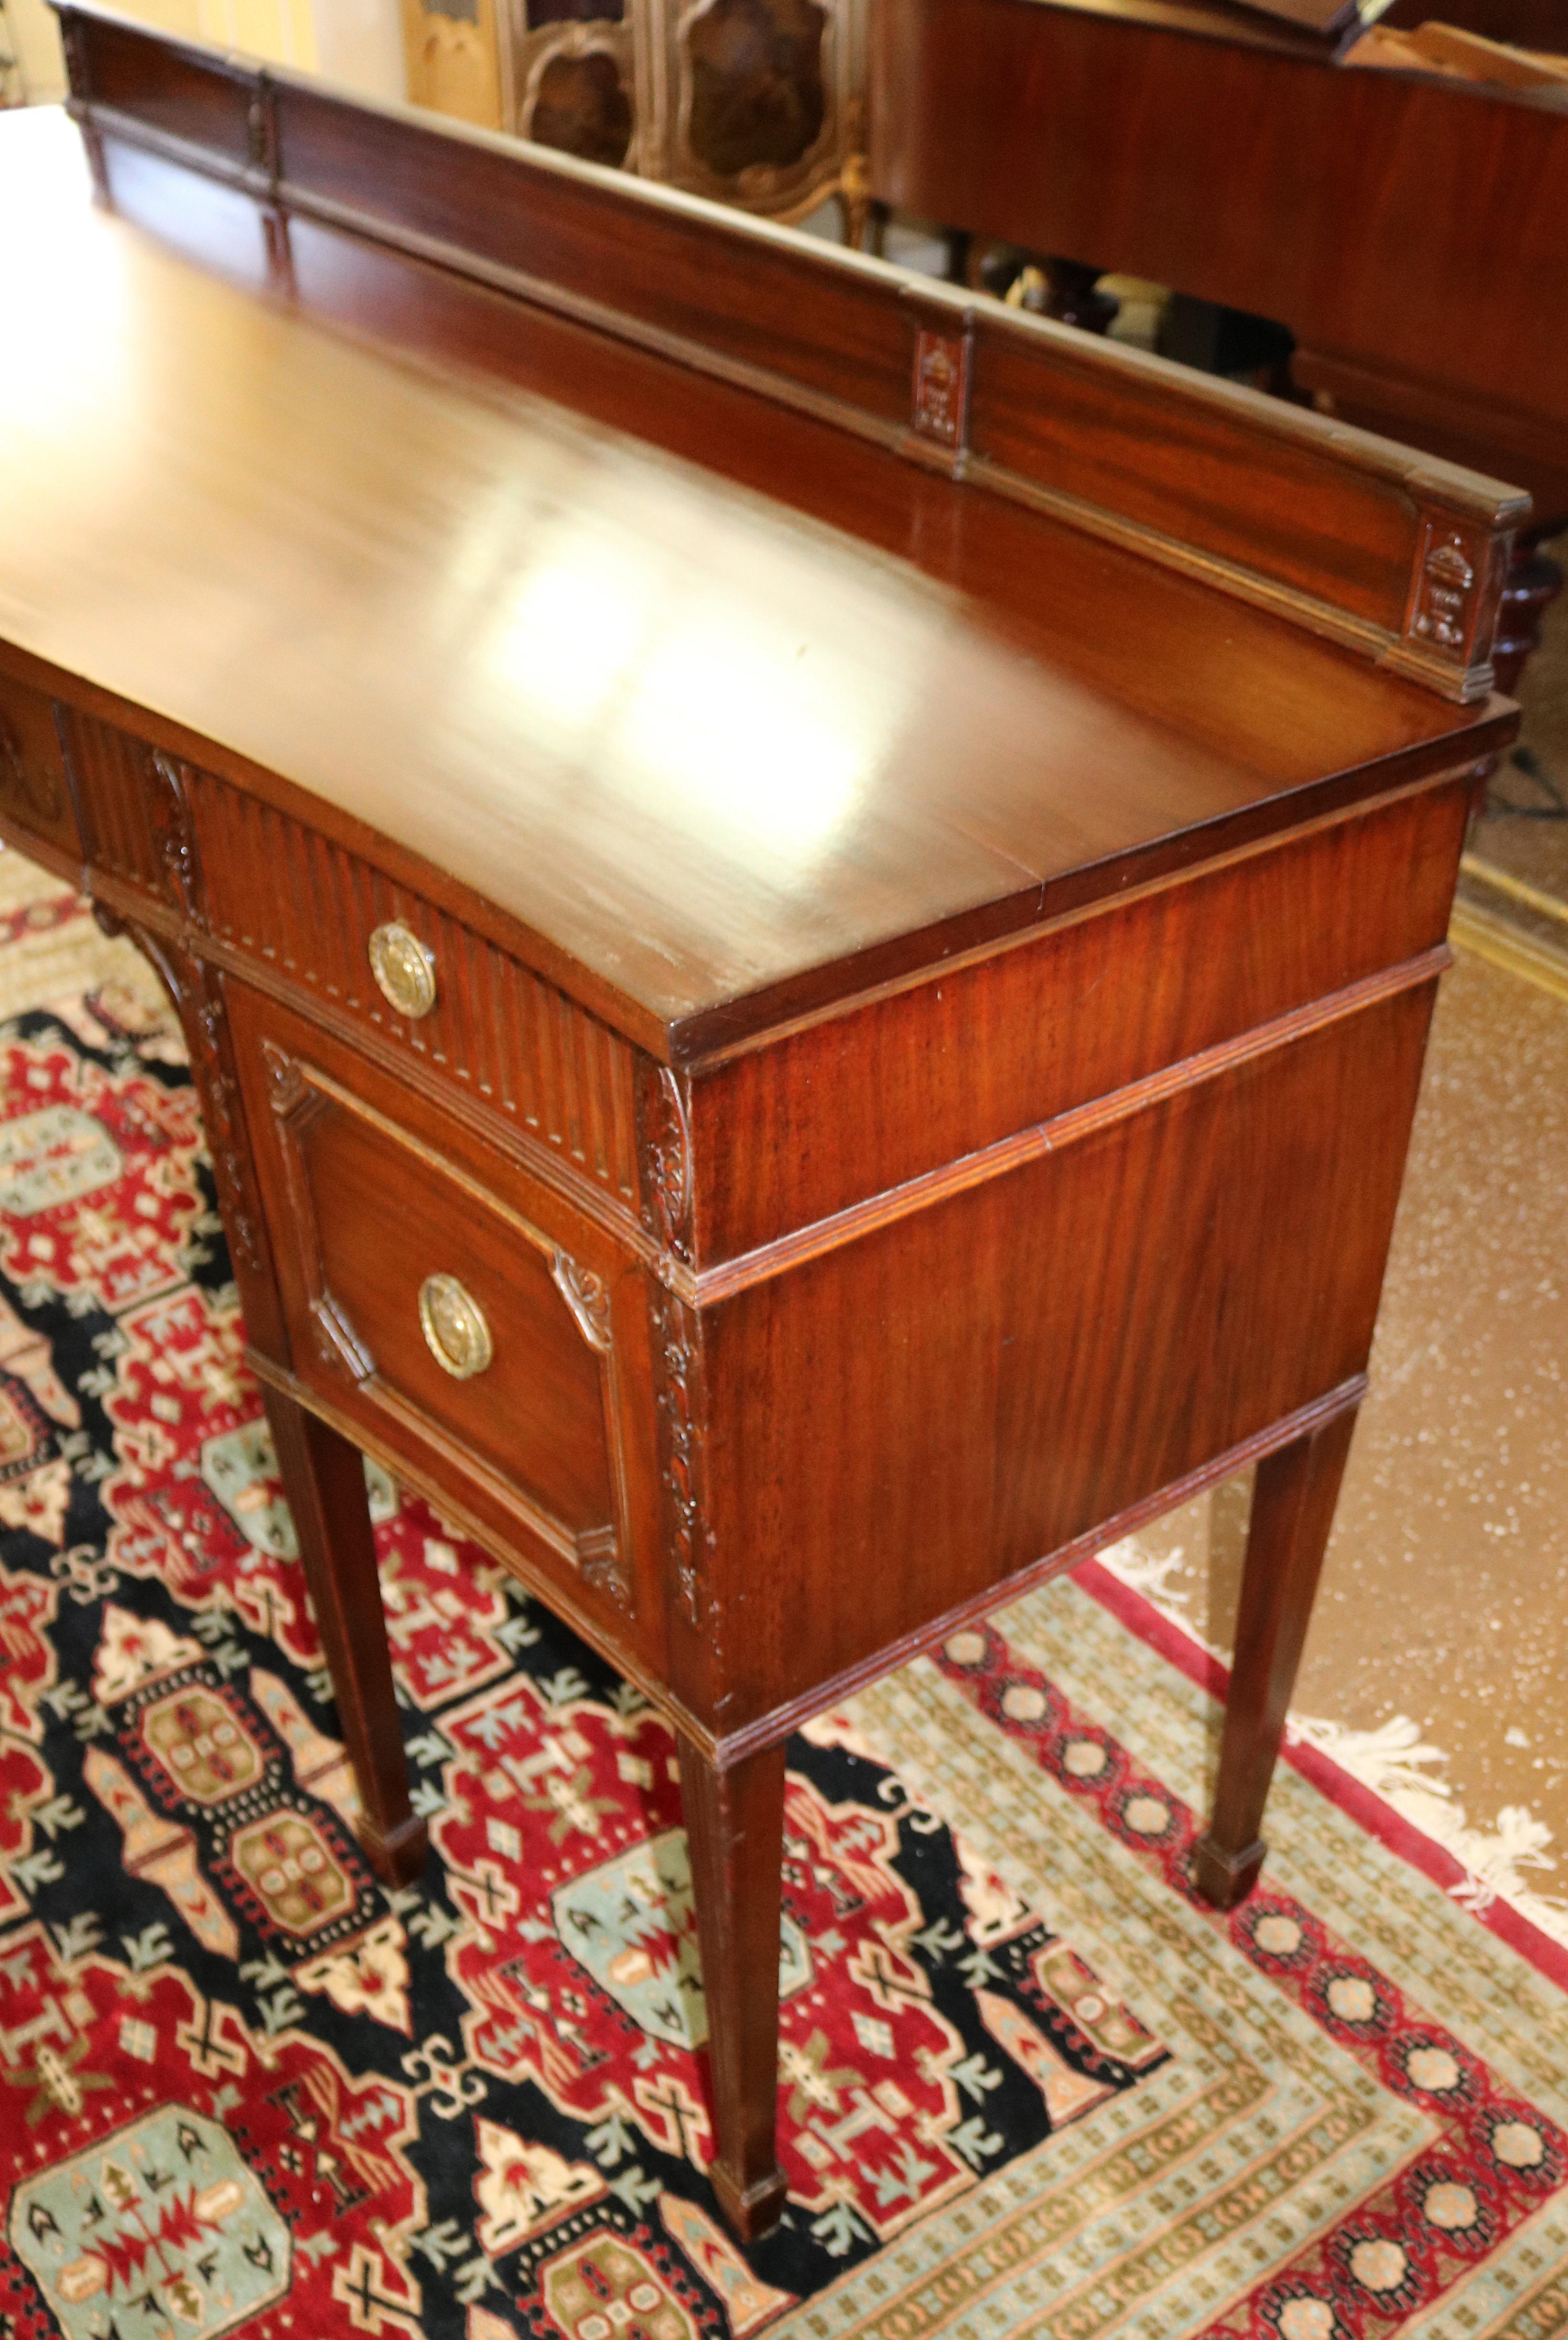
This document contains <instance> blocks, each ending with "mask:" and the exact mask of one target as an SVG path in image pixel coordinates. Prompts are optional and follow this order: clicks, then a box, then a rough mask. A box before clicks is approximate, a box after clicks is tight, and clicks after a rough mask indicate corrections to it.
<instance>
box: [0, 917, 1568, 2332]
mask: <svg viewBox="0 0 1568 2340" xmlns="http://www.w3.org/2000/svg"><path fill="white" fill-rule="evenodd" d="M29 915H30V917H31V923H30V924H29V925H27V926H26V927H25V929H24V928H23V927H18V928H17V939H18V940H20V939H21V938H22V937H23V935H24V931H25V934H26V935H27V936H31V937H39V936H41V935H43V936H48V937H51V938H53V937H55V933H56V929H65V928H68V927H71V926H72V922H73V920H74V919H75V918H77V917H79V911H78V910H77V909H76V908H75V907H74V906H73V904H72V901H71V897H62V896H60V894H59V891H58V889H57V888H55V889H52V891H46V893H45V897H44V898H43V900H42V901H41V902H40V903H38V904H35V905H31V906H29ZM3 948H4V946H3V945H0V955H3ZM49 972H50V973H51V974H52V975H53V976H55V977H59V976H60V974H61V969H60V968H59V967H53V966H52V967H51V968H50V970H49ZM78 973H79V979H78V980H77V981H75V982H74V984H73V986H72V987H69V988H68V989H65V990H63V991H61V992H59V994H58V996H54V997H53V998H52V1002H51V1004H50V1005H49V1006H45V1007H39V1008H34V1009H30V1010H28V1011H26V1012H24V1013H21V1014H19V1015H15V1016H13V1017H12V1019H11V1020H10V1021H9V1022H7V1023H5V1024H4V1025H0V1527H3V1529H4V1547H3V1554H0V1651H3V1652H4V1658H3V1669H4V1670H3V1672H0V2209H3V2213H4V2217H5V2228H4V2243H3V2245H0V2335H5V2340H42V2336H43V2335H62V2334H63V2335H67V2336H68V2340H174V2335H179V2340H208V2335H216V2334H219V2333H236V2334H237V2333H244V2334H247V2335H255V2340H311V2336H312V2335H335V2334H338V2333H349V2332H368V2333H382V2332H384V2333H391V2334H410V2333H412V2334H419V2335H429V2340H449V2335H462V2340H513V2335H521V2334H539V2335H545V2334H549V2335H556V2334H560V2335H571V2340H688V2335H693V2336H694V2335H714V2340H719V2335H727V2334H729V2335H749V2334H752V2333H756V2332H759V2331H760V2330H762V2329H763V2327H765V2326H766V2327H768V2328H769V2330H770V2331H772V2332H775V2333H777V2334H779V2335H783V2334H785V2333H789V2334H791V2335H812V2340H838V2335H849V2334H852V2333H853V2334H862V2333H863V2334H868V2335H869V2334H878V2335H886V2336H887V2340H914V2335H925V2334H928V2333H950V2334H953V2335H959V2334H962V2335H976V2340H979V2335H987V2336H988V2335H996V2340H1003V2335H1010V2334H1014V2333H1020V2334H1021V2333H1024V2332H1028V2333H1048V2334H1053V2335H1064V2340H1067V2335H1071V2340H1098V2335H1102V2334H1103V2335H1124V2334H1125V2335H1127V2340H1132V2335H1138V2340H1152V2335H1159V2340H1186V2335H1198V2334H1212V2335H1222V2334H1223V2335H1236V2340H1239V2335H1244V2334H1245V2335H1256V2340H1264V2336H1265V2335H1273V2340H1336V2335H1347V2336H1348V2335H1357V2340H1359V2335H1379V2334H1382V2333H1385V2332H1388V2331H1390V2330H1394V2329H1398V2328H1400V2327H1402V2326H1405V2325H1409V2326H1411V2327H1412V2328H1416V2327H1418V2328H1419V2329H1420V2331H1421V2332H1422V2333H1423V2334H1424V2335H1444V2340H1446V2336H1447V2335H1452V2340H1550V2335H1553V2334H1556V2333H1559V2332H1562V2331H1564V2330H1568V2277H1565V2276H1564V2268H1565V2267H1568V2162H1565V2150H1568V2148H1565V2143H1564V2130H1565V2129H1568V2020H1565V2013H1564V2009H1565V2005H1568V2002H1565V2001H1564V1998H1563V1994H1562V1992H1561V1991H1560V1990H1559V1989H1558V1988H1557V1987H1556V1985H1555V1983H1554V1981H1553V1979H1552V1978H1551V1977H1550V1976H1549V1975H1548V1974H1545V1973H1543V1972H1542V1971H1540V1970H1539V1969H1538V1968H1537V1967H1536V1966H1534V1965H1533V1964H1532V1962H1531V1960H1530V1958H1527V1957H1524V1956H1521V1955H1520V1954H1519V1951H1518V1949H1517V1948H1513V1947H1511V1946H1510V1945H1509V1944H1508V1943H1507V1942H1505V1941H1502V1940H1500V1939H1499V1938H1497V1937H1496V1935H1495V1934H1494V1933H1489V1932H1487V1931H1486V1930H1485V1929H1484V1928H1482V1927H1481V1926H1479V1925H1477V1924H1476V1923H1475V1921H1474V1919H1473V1918H1472V1917H1471V1916H1469V1915H1468V1914H1467V1913H1466V1912H1465V1911H1464V1910H1463V1909H1460V1908H1458V1907H1457V1906H1456V1905H1455V1903H1454V1900H1453V1899H1451V1898H1449V1897H1448V1896H1447V1895H1445V1894H1444V1891H1443V1890H1442V1886H1441V1881H1434V1878H1433V1877H1432V1876H1428V1875H1423V1874H1422V1873H1420V1871H1419V1870H1418V1869H1415V1868H1414V1867H1412V1866H1411V1865H1409V1864H1408V1863H1406V1862H1404V1861H1403V1860H1401V1859H1399V1858H1398V1857H1397V1856H1396V1854H1395V1853H1394V1851H1393V1850H1392V1849H1390V1848H1389V1847H1388V1845H1386V1844H1384V1843H1381V1842H1379V1841H1378V1840H1377V1839H1376V1838H1375V1836H1374V1835H1373V1834H1371V1833H1368V1832H1367V1831H1366V1830H1365V1829H1363V1828H1361V1827H1360V1826H1358V1825H1357V1823H1356V1820H1355V1818H1353V1817H1352V1815H1351V1814H1350V1813H1349V1812H1347V1811H1346V1810H1344V1809H1342V1808H1341V1804H1338V1803H1335V1801H1334V1800H1331V1799H1329V1798H1326V1797H1325V1796H1324V1795H1322V1794H1321V1793H1320V1792H1319V1791H1318V1790H1317V1789H1316V1788H1315V1786H1314V1785H1313V1784H1312V1783H1311V1781H1310V1780H1307V1779H1305V1777H1303V1776H1302V1775H1301V1774H1300V1773H1299V1772H1286V1773H1285V1775H1284V1776H1283V1777H1282V1780H1281V1784H1280V1787H1279V1790H1278V1791H1277V1794H1276V1799H1275V1807H1274V1809H1273V1811H1272V1814H1271V1836H1272V1838H1273V1840H1274V1843H1275V1857H1274V1859H1273V1860H1272V1862H1271V1865H1270V1869H1269V1870H1268V1872H1267V1878H1266V1884H1265V1890H1264V1891H1263V1892H1262V1893H1261V1894H1260V1895H1259V1897H1258V1898H1257V1899H1255V1901H1254V1902H1253V1903H1252V1904H1251V1905H1250V1906H1249V1907H1248V1908H1247V1909H1245V1910H1244V1911H1242V1912H1239V1913H1237V1914H1236V1916H1235V1917H1233V1918H1231V1919H1217V1918H1216V1917H1215V1916H1214V1915H1213V1914H1212V1913H1211V1912H1209V1911H1207V1910H1206V1909H1205V1908H1204V1907H1203V1906H1202V1905H1201V1904H1199V1903H1198V1902H1197V1901H1196V1899H1195V1898H1194V1896H1193V1894H1192V1892H1191V1890H1190V1888H1189V1886H1188V1883H1187V1879H1186V1859H1187V1854H1188V1850H1189V1848H1190V1845H1191V1842H1192V1839H1193V1836H1194V1833H1195V1829H1196V1822H1195V1819H1194V1813H1195V1810H1196V1809H1198V1808H1200V1807H1201V1804H1202V1801H1203V1795H1204V1778H1205V1767H1206V1763H1207V1761H1208V1760H1209V1749H1210V1740H1211V1736H1212V1711H1211V1710H1210V1708H1209V1706H1208V1703H1207V1701H1206V1699H1205V1696H1204V1694H1203V1691H1202V1689H1201V1687H1200V1686H1199V1685H1197V1684H1195V1683H1194V1682H1193V1681H1189V1680H1188V1679H1187V1678H1186V1676H1185V1675H1184V1674H1183V1673H1182V1672H1180V1671H1177V1670H1176V1668H1174V1667H1172V1666H1170V1665H1169V1664H1167V1663H1166V1661H1165V1659H1163V1658H1162V1657H1161V1656H1160V1655H1159V1654H1158V1652H1157V1651H1156V1649H1154V1648H1153V1647H1151V1646H1150V1645H1149V1643H1148V1641H1146V1640H1143V1639H1140V1638H1138V1637H1136V1635H1134V1634H1132V1633H1129V1632H1128V1631H1127V1630H1126V1622H1125V1616H1126V1611H1127V1602H1126V1597H1125V1596H1123V1595H1120V1594H1118V1593H1116V1591H1115V1590H1114V1589H1113V1588H1111V1587H1110V1586H1109V1585H1108V1583H1107V1581H1105V1580H1103V1579H1100V1578H1098V1577H1097V1574H1096V1572H1093V1571H1090V1572H1088V1580H1087V1581H1088V1585H1089V1589H1088V1590H1086V1589H1084V1585H1083V1583H1081V1582H1080V1583H1078V1584H1067V1585H1062V1586H1057V1587H1055V1588H1052V1589H1051V1590H1050V1591H1047V1592H1045V1593H1041V1594H1037V1595H1036V1596H1033V1597H1032V1598H1031V1599H1030V1600H1029V1601H1025V1602H1023V1603H1021V1604H1020V1605H1019V1607H1018V1608H1017V1609H1016V1610H1014V1611H1010V1612H1008V1613H1007V1615H1005V1616H1004V1617H1002V1618H1001V1619H999V1620H998V1621H997V1623H996V1625H995V1626H994V1627H992V1628H988V1629H986V1630H984V1631H967V1632H964V1633H960V1634H958V1635H957V1636H955V1637H954V1639H953V1640H952V1641H950V1642H949V1643H948V1646H947V1648H946V1650H945V1651H943V1652H942V1653H941V1655H940V1657H939V1658H938V1660H936V1661H929V1662H925V1663H922V1664H919V1665H918V1666H915V1667H912V1668H909V1669H908V1670H907V1671H905V1672H904V1673H903V1674H900V1675H898V1676H895V1677H893V1678H892V1679H891V1680H890V1681H888V1682H886V1683H884V1684H882V1685H879V1686H878V1688H877V1689H875V1690H873V1691H868V1692H867V1693H865V1694H864V1695H863V1696H862V1697H861V1698H859V1699H858V1700H856V1701H855V1702H854V1704H853V1705H852V1706H851V1707H849V1708H847V1709H845V1710H843V1711H842V1712H840V1713H838V1714H834V1715H831V1716H829V1717H827V1718H825V1719H824V1720H822V1721H821V1722H820V1723H819V1724H817V1725H815V1726H813V1727H812V1728H811V1730H809V1732H808V1733H806V1734H805V1735H804V1736H802V1737H801V1738H800V1739H799V1740H796V1741H795V1742H794V1743H793V1745H792V1747H791V1750H790V1777H789V1799H788V1809H787V1865H786V1872H785V1897H786V1906H787V1920H786V1926H785V1938H784V1944H783V1956H782V1963H781V1977H782V1982H783V1989H784V2000H783V2015H782V2034H783V2044H782V2057H781V2063H782V2072H781V2078H782V2087H781V2096H780V2115H781V2138H782V2152H783V2159H784V2166H785V2168H786V2170H787V2173H788V2176H789V2186H790V2201H789V2210H788V2213H787V2216H786V2221H785V2224H784V2226H783V2227H782V2228H781V2229H780V2231H779V2234H778V2235H777V2236H774V2237H773V2238H772V2239H771V2240H769V2242H768V2243H767V2244H765V2245H763V2246H760V2247H759V2248H758V2249H757V2250H755V2251H754V2252H752V2253H751V2254H749V2256H742V2254H741V2253H740V2252H739V2250H738V2249H737V2248H736V2247H735V2246H734V2245H733V2244H732V2243H731V2242H730V2241H729V2239H728V2237H727V2236H726V2234H725V2233H724V2231H723V2229H722V2227H721V2226H720V2224H719V2219H718V2216H717V2212H716V2209H715V2206H714V2203H713V2198H712V2196H711V2193H710V2189H709V2186H708V2184H707V2181H706V2177H705V2175H704V2172H705V2167H706V2163H707V2159H708V2156H709V2152H710V2113H709V2081H708V2072H707V2064H706V2056H705V2048H704V2041H705V2033H706V2018H705V2013H704V2008H703V2000H702V1991H701V1981H700V1971H699V1967H698V1960H697V1955H696V1948H695V1941H694V1935H693V1929H692V1921H691V1909H690V1878H689V1872H688V1868H687V1859H686V1849H685V1839H684V1836H683V1833H682V1829H681V1824H680V1800H679V1794H678V1790H677V1784H676V1775H675V1765H674V1760H673V1748H672V1744H671V1741H670V1735H669V1733H668V1731H667V1730H666V1729H665V1727H664V1726H663V1724H662V1723H661V1722H660V1721H659V1720H658V1719H657V1717H656V1716H655V1715H654V1714H653V1713H652V1711H651V1710H650V1709H649V1708H648V1706H647V1705H646V1703H645V1702H644V1701H643V1700H641V1699H640V1696H639V1695H638V1694H637V1693H636V1692H634V1691H631V1690H630V1689H629V1688H628V1686H627V1685H626V1684H624V1683H623V1682H621V1681H619V1680H618V1679H617V1678H616V1677H615V1676H614V1675H613V1674H611V1673H610V1671H608V1669H607V1668H606V1667H605V1666H604V1665H603V1664H602V1663H601V1662H600V1661H599V1660H598V1659H597V1658H595V1657H594V1656H593V1655H592V1653H591V1652H590V1651H588V1650H586V1649H585V1648H584V1647H583V1646H582V1645H581V1643H580V1642H579V1641H576V1640H575V1639H574V1637H573V1636H572V1635H571V1633H570V1632H568V1631H566V1630H565V1629H564V1628H563V1627H561V1625H559V1624H558V1623H556V1622H555V1621H553V1620H552V1619H551V1616H550V1615H549V1614H548V1613H547V1612H546V1611H544V1610H543V1609H542V1608H541V1607H539V1606H538V1605H537V1604H534V1603H531V1602H530V1601H527V1600H526V1599H524V1598H523V1597H522V1596H521V1594H520V1593H519V1592H518V1591H516V1590H515V1589H512V1588H510V1587H509V1586H508V1585H507V1583H506V1582H505V1581H503V1579H502V1578H501V1573H500V1572H499V1571H498V1570H496V1569H495V1568H494V1567H493V1566H491V1564H490V1563H488V1562H486V1561H485V1560H484V1559H483V1558H482V1556H481V1555H480V1554H479V1553H477V1552H474V1551H473V1550H472V1548H471V1547H468V1546H465V1545H464V1544H463V1543H462V1542H461V1541H460V1540H459V1539H458V1538H456V1537H455V1536H453V1535H452V1534H451V1533H450V1532H448V1531H447V1530H446V1529H445V1528H444V1527H443V1525H442V1522H441V1521H440V1520H439V1519H437V1518H436V1517H435V1516H434V1515H433V1514H432V1512H431V1511H430V1510H429V1509H428V1508H427V1507H426V1506H425V1505H424V1504H422V1503H421V1502H416V1501H412V1500H409V1499H407V1498H400V1496H399V1494H398V1492H397V1490H396V1489H395V1488H394V1487H393V1486H392V1483H391V1482H390V1481H388V1480H387V1479H386V1478H385V1477H384V1475H383V1474H381V1473H379V1472H372V1474H371V1487H372V1508H373V1511H374V1514H375V1516H376V1518H377V1521H378V1530H377V1532H378V1540H379V1544H380V1550H381V1559H382V1581H383V1586H384V1590H385V1594H386V1601H387V1607H388V1612H389V1621H390V1624H391V1629H392V1641H393V1646H394V1652H395V1657H396V1661H397V1668H398V1678H399V1684H400V1691H401V1694H402V1700H403V1708H404V1720H405V1728H406V1735H407V1741H408V1749H409V1756H410V1760H411V1765H412V1770H413V1775H414V1777H415V1779H416V1780H417V1782H418V1791H417V1792H418V1802H419V1805H420V1808H421V1810H423V1811H425V1812H426V1813H427V1814H428V1815H429V1817H430V1821H431V1829H432V1859H431V1861H430V1864H429V1868H428V1870H427V1873H426V1875H425V1876H424V1878H423V1879H422V1880H421V1881H420V1882H419V1884H418V1885H417V1886H415V1887H412V1888H410V1889H407V1890H403V1891H397V1892H387V1891H385V1890H383V1889H382V1888H381V1887H380V1886H379V1885H378V1884H377V1882H376V1880H375V1879H374V1878H373V1877H372V1875H371V1873H370V1871H369V1869H368V1868H367V1866H366V1864H365V1862H364V1860H363V1859H362V1856H361V1854H360V1852H359V1850H358V1849H357V1846H356V1842H355V1839H354V1836H353V1832H352V1813H353V1789H352V1779H351V1777H350V1775H349V1772H348V1769H347V1766H346V1763H345V1761H344V1758H343V1753H342V1746H341V1744H340V1743H339V1741H338V1739H337V1736H336V1721H335V1716H334V1712H333V1708H332V1699H331V1691H330V1685H329V1684H328V1682H327V1681H326V1679H325V1676H324V1674H323V1670H322V1665H321V1658H320V1650H319V1645H318V1642H317V1639H316V1634H315V1630H314V1626H313V1621H312V1619H311V1615H310V1611H309V1608H308V1604H307V1602H306V1600H305V1597H304V1592H303V1584H302V1581H301V1575H300V1570H299V1567H298V1563H297V1560H296V1557H295V1552H294V1544H293V1528H292V1524H291V1522H290V1520H289V1516H288V1512H287V1510H286V1507H285V1506H284V1505H283V1502H282V1500H281V1497H280V1492H279V1489H278V1486H277V1482H276V1480H275V1477H274V1474H273V1458H272V1454H271V1451H270V1448H269V1444H268V1441H267V1436H266V1432H265V1428H264V1425H263V1422H262V1419H261V1413H260V1407H259V1403H258V1401H257V1397H256V1393H255V1391H254V1389H253V1386H252V1385H251V1383H249V1381H248V1379H247V1377H246V1375H245V1373H244V1372H243V1367H242V1365H241V1364H240V1362H239V1357H240V1347H241V1332H240V1326H239V1323H238V1319H237V1316H236V1313H235V1303H234V1294H233V1286H232V1284H231V1282H230V1279H229V1272H228V1265H227V1260H226V1256H225V1254H224V1250H223V1239H222V1233H221V1229H220V1227H219V1224H218V1221H217V1218H216V1215H215V1212H214V1208H213V1188H212V1181H211V1176H210V1173H209V1170H208V1167H207V1165H206V1161H205V1158H204V1155H203V1152H202V1147H201V1142H200V1132H199V1127H198V1124H197V1118H196V1114H195V1110H194V1099H193V1094H192V1091H191V1089H190V1086H189V1085H188V1080H187V1077H186V1075H185V1072H184V1066H183V1063H182V1059H181V1052H180V1049H179V1046H178V1043H177V1038H176V1036H174V1032H173V1030H172V1026H171V1025H170V1022H169V1019H168V1017H167V1016H166V1015H165V1014H164V1013H163V1012H162V1010H161V1009H160V1008H159V1006H157V1005H156V1003H155V1002H154V1001H153V1000H152V999H151V998H150V997H149V995H148V992H147V989H146V987H145V986H144V985H143V984H142V983H140V982H139V981H138V980H137V979H136V978H135V977H134V973H133V971H132V970H131V969H130V968H129V967H128V966H127V964H126V963H125V962H124V961H122V960H121V959H119V958H117V957H114V954H113V953H112V952H110V951H109V950H108V948H107V947H100V946H96V945H94V946H93V947H92V948H91V949H90V950H89V951H88V952H87V954H86V956H85V957H84V961H83V964H82V967H81V969H80V970H79V971H78ZM12 996H15V994H14V993H13V995H12ZM1097 1596H1103V1597H1097ZM1118 1607H1119V1609H1120V1610H1121V1611H1122V1612H1123V1613H1122V1614H1121V1615H1118V1614H1117V1613H1116V1611H1117V1609H1118ZM1525 1947H1526V1948H1527V1947H1528V1945H1526V1946H1525Z"/></svg>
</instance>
